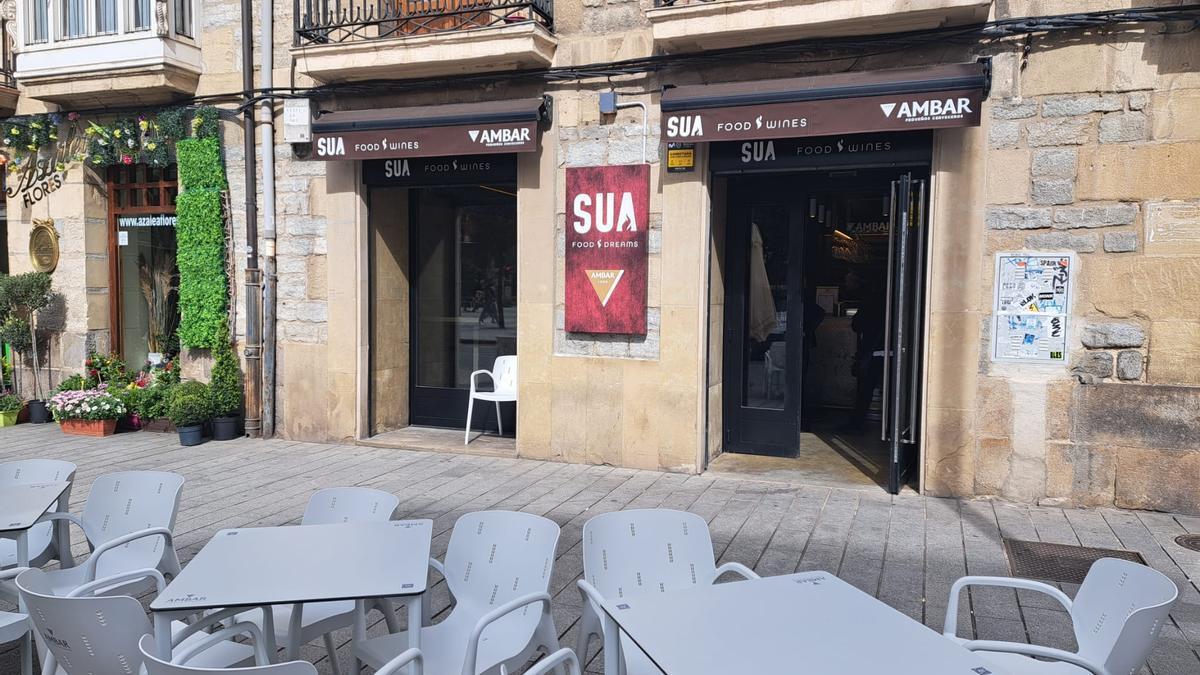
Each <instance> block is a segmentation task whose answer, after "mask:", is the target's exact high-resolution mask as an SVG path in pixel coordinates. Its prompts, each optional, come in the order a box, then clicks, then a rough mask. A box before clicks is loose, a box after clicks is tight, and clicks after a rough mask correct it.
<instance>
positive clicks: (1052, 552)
mask: <svg viewBox="0 0 1200 675" xmlns="http://www.w3.org/2000/svg"><path fill="white" fill-rule="evenodd" d="M1004 551H1005V552H1006V553H1007V554H1008V568H1009V571H1010V572H1011V573H1012V575H1013V576H1014V577H1022V578H1025V579H1042V580H1043V581H1058V582H1062V583H1068V584H1082V583H1083V578H1084V577H1086V576H1087V573H1088V570H1089V569H1091V567H1092V563H1094V562H1096V561H1097V560H1099V559H1101V558H1120V559H1121V560H1128V561H1130V562H1135V563H1139V564H1142V565H1145V564H1146V561H1145V560H1144V559H1143V558H1142V556H1141V554H1139V553H1138V552H1136V551H1121V550H1117V549H1110V548H1089V547H1087V546H1068V545H1066V544H1048V543H1046V542H1041V541H1022V540H1020V539H1005V540H1004Z"/></svg>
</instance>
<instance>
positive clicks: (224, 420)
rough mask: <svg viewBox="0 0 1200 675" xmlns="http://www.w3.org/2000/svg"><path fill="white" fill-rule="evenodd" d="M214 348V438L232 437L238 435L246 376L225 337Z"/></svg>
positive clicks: (227, 438)
mask: <svg viewBox="0 0 1200 675" xmlns="http://www.w3.org/2000/svg"><path fill="white" fill-rule="evenodd" d="M222 343H223V344H222V345H221V346H218V347H217V348H216V349H215V350H214V352H215V354H214V356H215V358H214V361H213V369H212V382H211V383H210V384H209V393H210V394H211V396H212V412H213V440H214V441H229V440H233V439H234V438H237V436H238V421H239V420H238V413H239V412H240V411H241V409H242V377H241V372H240V371H239V370H238V361H237V355H236V354H234V352H233V347H232V346H231V345H230V344H229V343H227V342H224V341H222Z"/></svg>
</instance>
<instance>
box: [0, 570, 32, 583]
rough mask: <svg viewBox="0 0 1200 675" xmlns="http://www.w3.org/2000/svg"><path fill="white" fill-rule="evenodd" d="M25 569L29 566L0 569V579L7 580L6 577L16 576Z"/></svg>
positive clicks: (12, 577) (13, 577)
mask: <svg viewBox="0 0 1200 675" xmlns="http://www.w3.org/2000/svg"><path fill="white" fill-rule="evenodd" d="M27 569H29V568H28V567H10V568H9V569H6V570H0V581H7V580H8V579H15V578H17V575H18V574H20V573H21V572H24V571H25V570H27Z"/></svg>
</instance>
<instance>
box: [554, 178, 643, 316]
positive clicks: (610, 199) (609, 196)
mask: <svg viewBox="0 0 1200 675" xmlns="http://www.w3.org/2000/svg"><path fill="white" fill-rule="evenodd" d="M649 220H650V166H649V165H648V164H633V165H627V166H592V167H583V168H569V169H567V242H566V244H567V247H566V248H567V250H566V298H565V300H566V326H565V327H566V330H567V331H568V332H571V333H620V334H631V335H645V334H646V268H647V263H648V261H649V258H648V254H649V251H648V249H647V246H648V241H649V237H648V232H647V228H648V227H649Z"/></svg>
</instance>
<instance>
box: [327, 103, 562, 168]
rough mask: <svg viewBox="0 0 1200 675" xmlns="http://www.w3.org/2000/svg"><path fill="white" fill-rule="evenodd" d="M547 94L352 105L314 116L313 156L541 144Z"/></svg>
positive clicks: (515, 148) (437, 153) (430, 153)
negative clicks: (424, 103) (443, 102)
mask: <svg viewBox="0 0 1200 675" xmlns="http://www.w3.org/2000/svg"><path fill="white" fill-rule="evenodd" d="M548 115H549V102H548V100H547V99H545V98H534V99H520V100H515V101H486V102H482V103H457V104H451V105H438V106H415V107H408V108H377V109H374V110H349V111H343V112H331V113H325V114H324V115H321V116H320V117H319V118H317V119H316V121H314V122H313V134H312V147H313V151H312V154H311V155H310V158H311V159H317V160H336V159H351V160H354V159H389V158H400V157H441V156H446V155H481V154H495V153H502V152H533V151H534V150H537V145H538V143H537V141H538V124H539V123H540V122H541V121H542V120H543V119H546V118H547V117H548Z"/></svg>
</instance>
